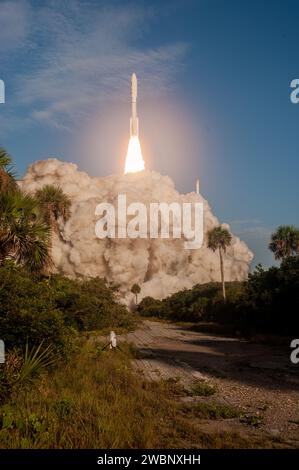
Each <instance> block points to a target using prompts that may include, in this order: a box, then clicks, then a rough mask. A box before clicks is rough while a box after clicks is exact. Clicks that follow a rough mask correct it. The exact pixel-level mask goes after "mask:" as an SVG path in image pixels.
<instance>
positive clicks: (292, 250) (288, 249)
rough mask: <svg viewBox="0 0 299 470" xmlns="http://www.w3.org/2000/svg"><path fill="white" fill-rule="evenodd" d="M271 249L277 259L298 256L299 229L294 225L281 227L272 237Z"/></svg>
mask: <svg viewBox="0 0 299 470" xmlns="http://www.w3.org/2000/svg"><path fill="white" fill-rule="evenodd" d="M269 248H270V250H271V251H272V252H273V253H274V257H275V259H283V258H285V257H287V256H294V255H298V254H299V229H298V228H297V227H294V226H293V225H280V226H279V227H278V229H277V230H276V232H274V233H272V235H271V241H270V243H269Z"/></svg>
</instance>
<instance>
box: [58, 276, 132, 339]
mask: <svg viewBox="0 0 299 470" xmlns="http://www.w3.org/2000/svg"><path fill="white" fill-rule="evenodd" d="M50 285H51V289H52V296H53V299H54V303H55V306H56V308H57V309H59V311H61V312H62V314H63V318H64V321H65V322H66V324H67V325H69V326H72V327H74V328H76V329H78V330H95V329H101V328H106V327H111V328H115V327H123V328H130V327H131V326H132V325H133V315H132V314H131V313H130V312H129V311H128V310H127V308H126V307H125V306H124V305H122V304H120V303H118V302H117V301H116V299H115V295H114V292H113V290H112V289H111V288H110V287H109V286H108V285H107V282H106V280H105V279H100V278H93V279H89V280H74V279H67V278H65V277H63V276H61V275H54V276H52V278H51V280H50Z"/></svg>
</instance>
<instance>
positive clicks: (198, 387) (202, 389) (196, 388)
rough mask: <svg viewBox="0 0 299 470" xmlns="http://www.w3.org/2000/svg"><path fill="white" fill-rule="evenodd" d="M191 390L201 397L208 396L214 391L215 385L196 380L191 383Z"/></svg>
mask: <svg viewBox="0 0 299 470" xmlns="http://www.w3.org/2000/svg"><path fill="white" fill-rule="evenodd" d="M191 392H192V394H193V395H197V396H201V397H210V396H211V395H214V394H215V393H216V387H214V386H213V385H209V384H208V383H206V382H197V383H195V384H193V385H192V387H191Z"/></svg>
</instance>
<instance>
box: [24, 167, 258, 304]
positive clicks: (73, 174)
mask: <svg viewBox="0 0 299 470" xmlns="http://www.w3.org/2000/svg"><path fill="white" fill-rule="evenodd" d="M46 184H53V185H56V186H60V187H61V188H62V189H63V191H64V192H65V193H66V194H67V195H68V196H69V197H70V198H71V200H72V209H71V211H72V215H71V217H70V219H69V220H68V221H67V222H66V223H65V224H64V225H63V224H61V226H60V234H59V236H58V235H55V237H54V242H53V252H52V255H53V260H54V265H55V271H56V272H60V273H63V274H65V275H67V276H71V277H83V276H92V277H93V276H100V277H106V278H107V279H108V280H109V281H111V282H113V283H115V284H117V285H119V289H120V292H121V295H122V296H123V299H124V300H125V301H126V302H129V301H130V299H131V298H132V294H131V293H130V289H131V287H132V285H133V284H134V283H138V284H139V285H140V286H141V296H140V298H141V297H144V296H147V295H151V296H153V297H156V298H159V299H161V298H164V297H166V296H167V295H169V294H172V293H174V292H176V291H178V290H181V289H183V288H190V287H192V286H193V285H194V284H196V283H205V282H209V281H219V280H220V272H219V255H218V253H217V252H216V253H213V252H212V251H211V250H210V249H208V248H207V246H206V236H205V237H204V244H203V246H202V248H200V249H196V250H186V249H185V248H184V240H183V239H169V240H165V239H160V238H159V239H151V238H149V237H148V238H146V239H130V238H127V239H118V238H113V239H108V238H105V239H98V238H97V237H96V234H95V224H96V222H97V220H98V217H97V216H96V215H95V208H96V206H97V205H98V204H99V203H101V202H110V203H112V204H114V205H115V206H117V198H118V195H119V194H126V196H127V204H130V203H131V202H142V203H144V204H145V205H146V206H147V207H149V204H150V203H151V202H168V203H172V202H178V203H180V204H182V203H186V202H187V203H195V202H202V203H203V204H204V233H205V234H206V233H207V231H208V230H210V229H211V228H213V227H214V226H216V225H219V221H218V219H217V218H216V217H215V216H214V215H213V214H212V212H211V209H210V207H209V204H208V202H207V201H206V200H205V199H204V198H203V197H202V196H201V195H198V194H196V193H194V192H192V193H189V194H179V193H178V192H177V191H176V189H175V187H174V183H173V181H172V180H171V179H170V178H169V177H168V176H162V175H160V174H159V173H157V172H154V171H144V172H141V173H131V174H127V175H113V176H107V177H103V178H92V177H90V176H89V175H88V174H87V173H84V172H81V171H78V169H77V166H76V165H74V164H72V163H65V162H61V161H59V160H57V159H49V160H42V161H38V162H36V163H34V164H33V165H31V166H30V167H29V169H28V171H27V173H26V175H25V177H24V179H23V180H22V182H20V185H21V187H22V189H23V190H25V191H26V192H30V193H33V192H35V191H36V190H37V189H39V188H41V187H42V186H44V185H46ZM224 226H226V227H227V228H229V227H228V226H227V225H225V224H224ZM252 257H253V255H252V253H251V251H250V250H249V249H248V247H247V246H246V245H245V243H244V242H242V241H241V240H240V239H239V238H238V237H236V236H233V238H232V244H231V246H230V247H229V248H228V249H227V252H226V254H225V257H224V269H225V279H226V280H227V281H233V280H243V279H245V278H246V276H247V274H248V269H249V263H250V261H251V260H252Z"/></svg>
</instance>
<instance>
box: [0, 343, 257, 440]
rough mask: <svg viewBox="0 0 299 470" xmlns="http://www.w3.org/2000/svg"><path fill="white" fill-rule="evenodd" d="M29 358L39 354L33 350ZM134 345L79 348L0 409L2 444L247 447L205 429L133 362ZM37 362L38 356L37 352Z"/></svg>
mask: <svg viewBox="0 0 299 470" xmlns="http://www.w3.org/2000/svg"><path fill="white" fill-rule="evenodd" d="M31 358H34V354H33V356H32V357H31ZM131 359H132V349H131V348H130V346H129V345H126V344H122V350H121V351H117V352H114V351H110V350H107V351H104V352H102V351H101V345H99V346H98V347H95V345H94V342H93V341H91V340H86V339H84V340H83V339H81V340H80V343H79V344H78V349H77V352H76V353H75V354H74V356H73V357H72V358H71V359H69V360H68V362H65V363H58V364H57V367H56V369H55V370H54V371H48V372H44V373H43V374H42V375H41V376H40V378H39V379H37V380H36V381H35V382H34V383H33V386H31V388H30V389H29V390H28V387H27V389H26V390H23V391H21V392H20V393H19V394H18V395H17V396H15V397H14V399H13V400H12V401H11V402H10V403H8V404H6V405H4V406H2V407H1V408H0V448H175V447H185V448H190V447H215V446H216V447H227V446H228V447H248V446H251V445H253V446H254V445H256V443H254V442H252V443H251V442H249V441H247V440H246V439H244V438H240V437H238V435H237V434H234V436H232V434H231V433H228V434H227V433H226V434H225V433H224V434H223V433H214V432H213V433H212V434H210V433H209V432H205V431H204V430H203V428H202V426H201V425H200V420H198V419H194V416H193V413H192V412H189V411H188V410H186V407H183V406H182V404H181V403H180V401H179V400H178V397H177V396H176V394H174V393H173V385H172V384H171V383H169V382H166V381H160V382H155V383H153V382H148V381H146V380H145V378H144V377H143V376H142V375H140V374H137V373H136V372H135V371H133V370H132V369H131ZM32 363H34V359H32Z"/></svg>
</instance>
